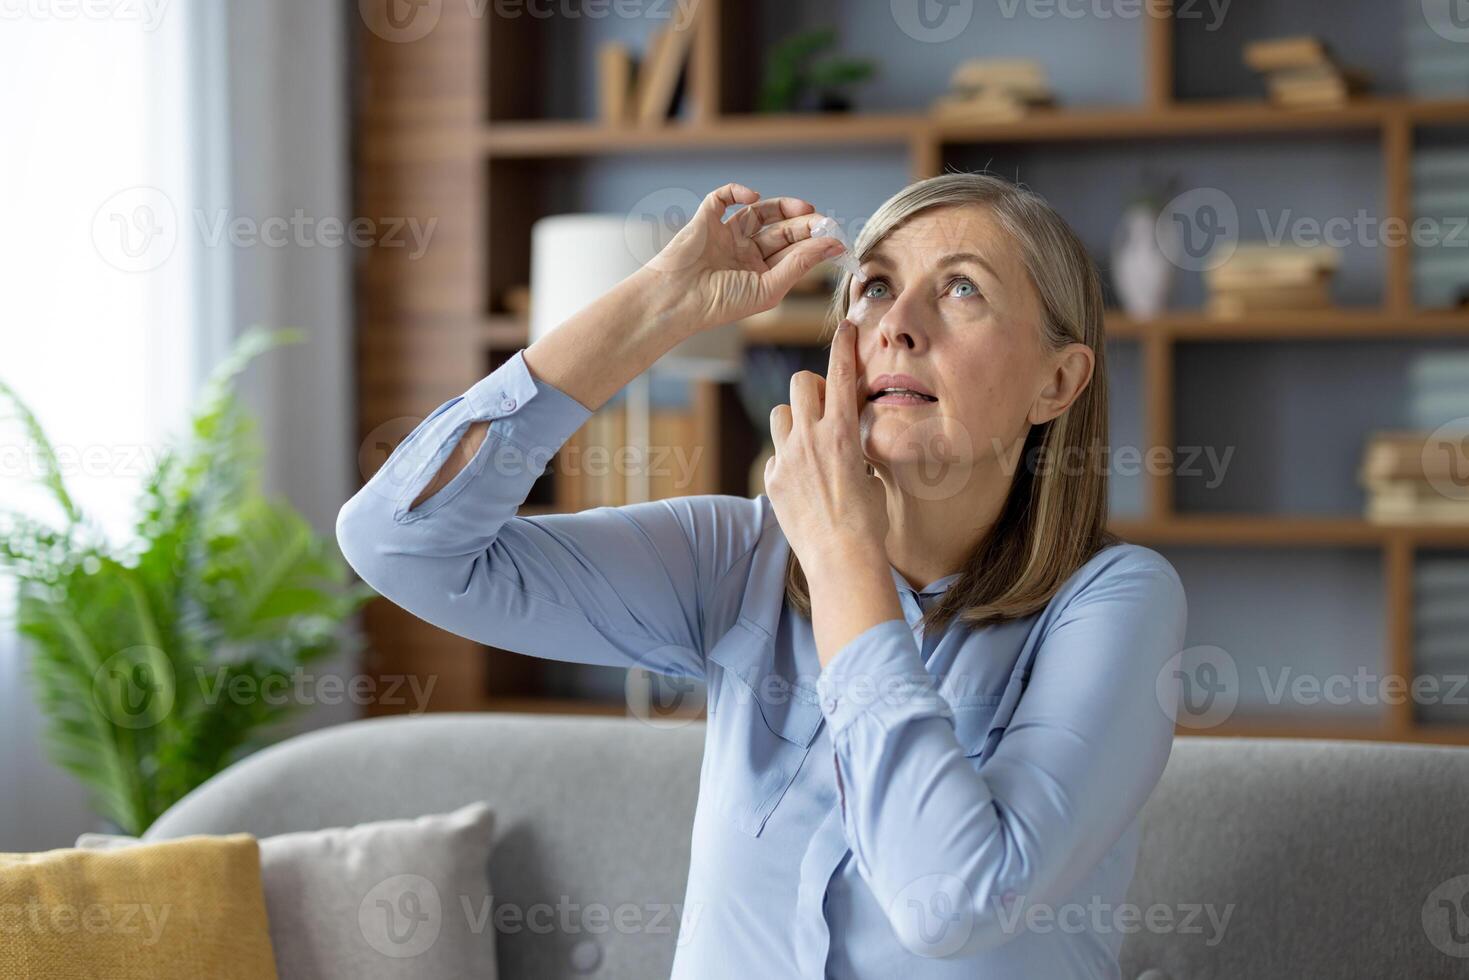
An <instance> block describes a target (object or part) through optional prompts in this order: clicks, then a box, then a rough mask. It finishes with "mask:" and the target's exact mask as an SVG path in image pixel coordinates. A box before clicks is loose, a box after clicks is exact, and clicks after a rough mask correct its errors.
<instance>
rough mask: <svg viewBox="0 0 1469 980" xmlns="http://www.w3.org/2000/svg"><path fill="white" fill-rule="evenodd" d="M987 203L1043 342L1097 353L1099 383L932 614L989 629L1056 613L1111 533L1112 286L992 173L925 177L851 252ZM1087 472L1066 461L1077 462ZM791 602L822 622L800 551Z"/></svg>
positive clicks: (1057, 228)
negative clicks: (1106, 309)
mask: <svg viewBox="0 0 1469 980" xmlns="http://www.w3.org/2000/svg"><path fill="white" fill-rule="evenodd" d="M955 205H961V206H962V205H980V206H983V207H985V208H988V209H989V213H990V214H991V215H992V216H993V217H994V218H995V220H996V221H997V222H998V223H999V225H1000V227H1001V228H1003V229H1004V230H1005V232H1006V233H1007V234H1008V235H1009V236H1010V238H1011V239H1013V241H1014V242H1015V244H1016V245H1017V246H1018V249H1019V257H1020V260H1021V262H1022V264H1023V265H1024V267H1025V270H1026V272H1027V273H1028V275H1029V277H1030V282H1031V285H1032V286H1033V287H1034V288H1035V290H1036V293H1037V295H1038V296H1039V297H1040V305H1041V310H1042V311H1043V317H1042V321H1041V323H1040V324H1039V325H1038V326H1039V329H1040V331H1041V339H1042V341H1043V342H1044V343H1045V344H1046V346H1047V347H1048V348H1049V349H1051V350H1060V349H1061V348H1062V347H1064V346H1065V345H1067V344H1070V343H1076V342H1080V343H1082V344H1085V345H1086V346H1088V347H1090V348H1091V349H1092V352H1093V354H1094V355H1095V365H1094V368H1093V371H1092V377H1091V381H1090V383H1089V384H1088V385H1087V386H1086V388H1085V389H1084V390H1083V391H1082V392H1081V394H1080V395H1078V396H1077V398H1076V400H1075V401H1074V402H1072V403H1071V405H1070V406H1068V408H1067V409H1066V411H1065V412H1063V413H1061V415H1059V416H1057V417H1056V418H1054V419H1052V420H1050V421H1049V422H1044V423H1042V424H1040V425H1035V426H1032V427H1031V429H1030V431H1029V433H1028V434H1027V436H1026V439H1025V443H1024V447H1023V449H1022V451H1021V455H1020V461H1021V465H1020V466H1018V467H1017V468H1016V470H1015V476H1014V478H1013V480H1012V482H1011V486H1010V492H1009V494H1008V496H1007V497H1006V500H1005V504H1004V506H1003V508H1002V509H1001V513H1000V516H999V518H998V519H997V520H996V522H995V523H994V525H993V526H992V527H991V528H990V529H989V531H988V532H987V533H986V535H985V536H984V538H983V539H982V540H981V541H980V542H979V544H978V545H977V546H976V547H975V548H974V550H973V551H972V552H971V553H970V555H969V557H968V559H967V560H966V561H965V563H964V566H963V568H962V569H960V575H959V578H958V579H956V580H955V581H954V583H953V584H952V585H951V586H950V587H949V588H948V589H947V590H946V591H945V593H944V595H943V598H942V599H941V600H940V602H939V603H937V604H936V605H935V606H934V607H933V608H931V609H929V610H928V612H927V613H925V615H924V617H923V618H924V626H925V628H930V627H935V626H936V627H940V628H941V627H943V626H946V625H947V624H948V623H949V622H950V621H952V620H954V619H956V618H957V619H958V620H959V621H961V622H963V623H965V624H968V625H970V626H983V625H987V624H990V623H999V622H1004V621H1006V620H1012V619H1018V618H1022V617H1025V616H1028V615H1031V614H1032V613H1035V612H1038V611H1039V610H1041V609H1043V608H1045V606H1046V604H1047V603H1048V602H1050V601H1051V598H1052V597H1053V596H1055V594H1056V592H1057V590H1058V589H1060V587H1061V585H1062V584H1063V583H1064V582H1065V581H1066V580H1067V579H1068V578H1069V577H1070V576H1071V575H1072V574H1073V573H1074V572H1075V571H1076V570H1077V569H1078V568H1080V567H1081V566H1082V565H1083V564H1084V563H1085V562H1086V561H1087V560H1088V559H1089V558H1091V557H1092V556H1093V555H1094V554H1096V552H1097V551H1099V550H1100V549H1101V548H1103V547H1105V546H1107V545H1109V544H1112V543H1114V542H1115V541H1116V540H1117V539H1116V538H1115V537H1114V536H1113V535H1111V534H1110V533H1109V532H1108V531H1107V473H1106V467H1105V465H1102V463H1103V461H1104V456H1103V452H1104V450H1105V447H1106V442H1107V371H1106V356H1105V355H1106V343H1105V341H1106V338H1105V336H1104V334H1103V326H1102V303H1103V300H1102V286H1101V280H1100V278H1099V277H1098V275H1097V270H1096V266H1095V264H1094V263H1093V262H1092V259H1091V256H1090V255H1089V254H1088V253H1087V251H1086V248H1085V246H1083V245H1082V243H1081V241H1080V240H1079V239H1078V238H1077V237H1076V234H1075V233H1074V232H1073V231H1072V230H1071V228H1070V226H1068V225H1067V224H1066V222H1065V220H1064V219H1063V218H1062V217H1061V216H1060V215H1059V214H1057V213H1056V211H1055V209H1053V208H1052V207H1051V206H1050V205H1049V204H1047V203H1046V202H1045V200H1044V199H1042V198H1041V197H1040V196H1039V195H1038V194H1035V193H1034V192H1032V191H1030V190H1028V189H1026V188H1024V187H1021V186H1018V185H1016V184H1012V183H1010V182H1009V181H1007V180H1005V179H1003V178H1001V177H996V176H993V175H991V174H985V173H946V174H942V175H940V176H937V177H930V178H928V179H926V180H920V181H916V182H915V183H912V184H909V185H908V186H907V187H905V188H903V189H902V190H901V191H899V192H898V193H897V194H895V195H893V196H892V197H891V198H889V199H888V200H887V201H886V202H885V203H884V204H883V205H882V207H880V208H878V210H877V213H876V214H874V215H873V216H872V218H871V220H869V221H868V222H867V224H866V225H864V226H863V228H862V230H861V232H860V233H859V234H858V236H857V240H856V241H855V242H854V243H853V245H852V251H853V253H854V254H855V255H856V257H857V259H858V260H859V261H862V260H864V259H866V258H867V257H868V256H869V255H870V254H871V252H872V250H873V249H874V248H875V247H876V246H877V244H878V243H879V242H881V241H882V240H883V239H885V238H886V237H887V236H888V235H889V234H891V233H892V232H893V231H894V230H895V229H897V228H898V227H899V226H900V225H902V224H903V223H904V222H906V221H907V220H909V219H910V218H912V217H913V216H914V215H916V214H919V213H921V212H924V211H927V210H929V209H930V208H938V207H946V206H955ZM850 286H851V275H850V273H843V274H842V276H841V282H840V283H839V284H838V286H837V289H836V292H835V293H834V294H833V297H832V302H831V306H830V308H829V310H828V316H827V321H828V334H829V333H830V331H831V330H832V329H834V328H835V326H836V324H837V323H838V322H839V321H840V320H841V318H842V317H844V316H846V314H847V307H848V302H849V289H850ZM1078 455H1079V456H1080V458H1081V459H1082V460H1084V461H1086V464H1087V465H1083V466H1082V467H1081V470H1080V472H1072V471H1069V470H1068V468H1067V467H1065V466H1061V465H1057V464H1058V462H1060V463H1064V462H1066V461H1069V460H1071V459H1073V458H1074V457H1076V456H1078ZM786 597H787V598H788V599H789V600H790V601H791V603H792V604H793V605H794V606H795V607H796V609H797V610H799V611H800V612H801V614H802V615H804V616H808V617H809V616H810V615H811V597H810V591H809V589H808V588H807V583H806V576H805V573H804V572H803V571H802V570H801V564H800V561H799V560H798V559H797V558H796V555H795V552H794V551H793V552H792V553H791V555H790V558H789V560H788V561H787V563H786Z"/></svg>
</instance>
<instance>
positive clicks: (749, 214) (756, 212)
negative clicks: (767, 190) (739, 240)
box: [729, 197, 816, 237]
mask: <svg viewBox="0 0 1469 980" xmlns="http://www.w3.org/2000/svg"><path fill="white" fill-rule="evenodd" d="M815 210H816V206H815V205H813V204H812V203H811V202H810V201H803V200H801V199H800V198H799V197H772V198H770V199H769V200H766V201H757V202H755V203H754V204H751V205H750V206H749V207H743V208H740V209H739V210H738V211H736V212H735V213H734V214H732V215H730V219H729V222H730V223H731V224H735V225H736V227H738V228H739V230H740V232H741V233H742V234H744V235H745V236H747V237H749V236H753V235H755V234H756V233H757V232H759V231H760V229H761V228H762V227H763V226H765V225H769V224H775V223H778V222H781V221H788V220H790V219H791V218H799V217H801V216H802V215H808V214H812V213H813V212H815Z"/></svg>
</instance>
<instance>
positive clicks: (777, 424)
mask: <svg viewBox="0 0 1469 980" xmlns="http://www.w3.org/2000/svg"><path fill="white" fill-rule="evenodd" d="M791 425H792V420H791V406H789V405H777V406H775V407H774V408H772V409H771V410H770V444H771V445H772V446H774V447H775V451H776V453H779V452H780V450H781V447H783V446H784V445H785V441H786V437H787V436H789V435H790V434H791Z"/></svg>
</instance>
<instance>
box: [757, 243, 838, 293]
mask: <svg viewBox="0 0 1469 980" xmlns="http://www.w3.org/2000/svg"><path fill="white" fill-rule="evenodd" d="M841 250H842V246H841V243H840V242H834V241H832V240H831V239H830V238H803V239H801V240H800V241H798V242H796V243H795V244H794V245H787V246H786V247H785V248H783V249H781V250H780V251H779V252H777V253H776V254H774V255H772V256H770V257H769V258H767V259H766V260H765V261H766V264H768V265H769V266H770V268H769V269H768V270H767V271H766V272H763V273H761V275H760V290H761V294H760V299H759V302H760V309H769V308H770V307H772V306H774V305H775V304H776V303H779V302H780V300H781V297H783V296H785V294H786V293H788V292H790V291H791V287H792V286H794V285H795V284H796V283H797V282H798V281H799V280H800V278H801V277H802V276H804V275H805V274H806V273H808V272H810V271H811V270H812V269H814V268H815V267H816V266H817V265H818V264H819V263H821V262H822V261H824V260H826V259H829V258H831V257H832V256H833V255H836V254H838V253H839V252H841Z"/></svg>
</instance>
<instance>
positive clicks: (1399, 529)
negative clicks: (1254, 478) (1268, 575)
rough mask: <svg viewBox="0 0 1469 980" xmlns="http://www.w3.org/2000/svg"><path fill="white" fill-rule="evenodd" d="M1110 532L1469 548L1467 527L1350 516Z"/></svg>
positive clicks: (1140, 523) (1184, 539)
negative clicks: (1391, 543) (1396, 521)
mask: <svg viewBox="0 0 1469 980" xmlns="http://www.w3.org/2000/svg"><path fill="white" fill-rule="evenodd" d="M1110 528H1111V530H1112V531H1113V532H1114V533H1115V534H1117V535H1118V536H1119V537H1121V538H1123V539H1124V540H1126V541H1131V542H1134V543H1136V544H1142V545H1210V546H1220V547H1267V548H1268V547H1283V548H1284V547H1295V546H1303V547H1324V548H1337V547H1340V548H1354V547H1367V548H1371V547H1383V546H1385V545H1387V544H1388V543H1390V542H1393V541H1403V542H1406V543H1408V544H1410V545H1414V546H1417V547H1438V546H1442V547H1465V546H1469V525H1458V524H1373V523H1370V522H1368V521H1365V520H1361V519H1359V518H1351V517H1275V516H1272V517H1254V516H1234V515H1210V516H1200V517H1172V518H1167V519H1164V520H1114V521H1112V522H1111V524H1110Z"/></svg>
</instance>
